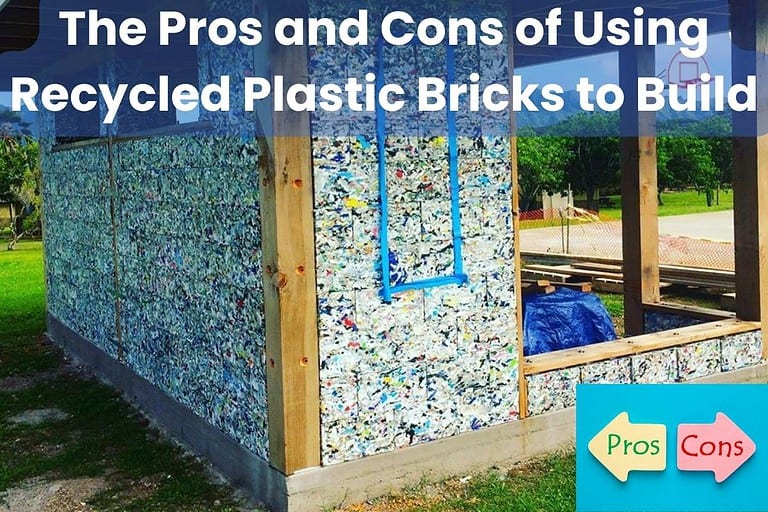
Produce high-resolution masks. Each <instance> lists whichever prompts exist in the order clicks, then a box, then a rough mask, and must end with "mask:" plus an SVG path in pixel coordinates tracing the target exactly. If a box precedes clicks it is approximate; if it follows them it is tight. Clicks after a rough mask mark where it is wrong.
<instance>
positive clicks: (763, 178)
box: [730, 0, 768, 358]
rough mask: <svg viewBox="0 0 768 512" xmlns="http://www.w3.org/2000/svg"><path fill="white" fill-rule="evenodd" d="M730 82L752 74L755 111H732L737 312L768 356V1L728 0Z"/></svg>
mask: <svg viewBox="0 0 768 512" xmlns="http://www.w3.org/2000/svg"><path fill="white" fill-rule="evenodd" d="M730 4H731V26H732V27H733V30H732V41H733V46H732V68H733V82H734V83H746V80H747V77H748V76H749V75H756V76H757V89H758V91H757V92H758V94H757V112H734V114H733V128H734V135H735V137H734V143H733V199H734V205H733V206H734V244H735V250H736V316H737V317H738V318H740V319H742V320H750V321H761V323H762V330H763V358H768V328H767V326H768V135H766V134H767V133H768V104H766V101H768V87H766V84H765V80H766V79H768V62H766V55H767V54H768V1H766V0H738V1H736V0H731V2H730Z"/></svg>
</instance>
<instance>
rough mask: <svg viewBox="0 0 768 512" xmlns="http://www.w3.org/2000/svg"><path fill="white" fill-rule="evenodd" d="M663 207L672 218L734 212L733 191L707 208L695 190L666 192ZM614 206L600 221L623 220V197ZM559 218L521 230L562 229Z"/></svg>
mask: <svg viewBox="0 0 768 512" xmlns="http://www.w3.org/2000/svg"><path fill="white" fill-rule="evenodd" d="M661 198H662V201H663V202H664V204H663V205H661V206H659V217H671V216H673V215H690V214H693V213H706V212H719V211H724V210H733V191H732V190H721V191H720V203H719V204H714V205H712V206H711V207H710V206H707V198H706V196H705V195H704V194H699V193H697V192H696V191H695V190H684V191H682V192H676V191H673V192H664V193H663V194H662V195H661ZM611 200H612V201H613V202H614V206H613V207H611V208H601V209H600V219H601V220H603V221H611V220H621V196H611ZM560 225H561V221H560V219H559V218H555V219H548V220H529V221H521V222H520V228H521V229H537V228H548V227H560Z"/></svg>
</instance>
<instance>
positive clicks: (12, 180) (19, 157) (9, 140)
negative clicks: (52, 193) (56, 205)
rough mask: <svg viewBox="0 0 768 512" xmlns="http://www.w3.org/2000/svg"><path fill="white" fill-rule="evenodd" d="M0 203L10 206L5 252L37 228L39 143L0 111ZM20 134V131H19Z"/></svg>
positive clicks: (38, 222) (38, 220)
mask: <svg viewBox="0 0 768 512" xmlns="http://www.w3.org/2000/svg"><path fill="white" fill-rule="evenodd" d="M0 118H2V119H4V120H5V122H3V123H2V124H0V200H1V201H7V202H9V203H10V204H11V240H10V242H9V244H8V250H13V249H14V247H15V246H16V243H17V242H18V241H19V240H20V239H21V238H22V237H24V236H26V235H29V234H31V233H33V232H35V231H37V230H39V228H40V204H41V201H40V157H39V146H38V143H37V142H36V141H35V140H34V139H32V137H31V136H29V135H27V134H24V133H20V130H19V126H21V125H17V126H14V123H13V120H14V118H13V117H8V116H7V114H3V113H2V112H0ZM21 131H23V130H21Z"/></svg>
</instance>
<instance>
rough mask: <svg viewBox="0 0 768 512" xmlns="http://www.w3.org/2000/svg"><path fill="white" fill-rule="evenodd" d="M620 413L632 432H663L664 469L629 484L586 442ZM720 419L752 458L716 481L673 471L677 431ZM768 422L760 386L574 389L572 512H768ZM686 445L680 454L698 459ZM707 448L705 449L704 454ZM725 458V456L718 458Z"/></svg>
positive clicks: (635, 476)
mask: <svg viewBox="0 0 768 512" xmlns="http://www.w3.org/2000/svg"><path fill="white" fill-rule="evenodd" d="M621 413H628V415H629V422H630V423H631V424H633V425H635V426H636V425H645V424H649V425H665V426H666V469H664V470H663V471H630V472H629V475H628V478H627V481H626V482H621V481H620V480H619V479H618V478H616V477H615V476H614V475H613V474H612V473H611V472H610V471H608V469H606V467H605V466H603V464H602V463H601V462H600V461H599V460H598V459H597V458H596V457H595V456H594V455H593V454H592V453H591V452H590V450H589V443H590V441H591V440H592V439H593V438H594V437H595V436H596V435H597V434H598V433H600V432H601V431H602V430H603V429H604V428H605V427H606V426H607V425H608V424H609V423H611V421H613V420H614V419H616V417H617V416H618V415H620V414H621ZM718 413H721V414H724V415H727V418H729V419H730V420H731V421H732V422H733V423H734V424H735V425H737V426H738V428H740V429H741V430H742V431H743V433H744V434H746V435H747V436H748V437H749V438H750V439H751V440H752V441H753V442H754V444H755V445H756V451H755V452H754V454H753V455H752V456H751V457H749V458H748V459H747V460H746V461H745V462H744V463H743V465H741V466H740V467H739V468H738V469H736V470H735V471H734V472H733V473H732V474H730V476H728V478H727V479H725V480H724V481H723V482H721V483H717V482H716V481H715V474H714V473H713V472H712V471H708V470H702V471H699V470H697V471H691V470H689V471H682V470H680V469H678V426H679V425H681V424H682V425H690V424H697V426H698V425H701V426H702V428H704V429H706V428H711V427H710V425H711V424H713V423H715V420H716V417H717V414H718ZM721 419H722V418H721ZM767 420H768V386H766V385H759V384H758V385H740V384H721V385H703V384H658V385H608V384H589V385H587V384H584V385H580V386H578V387H577V390H576V510H577V511H578V512H764V511H768V493H767V492H766V491H767V490H768V449H766V447H768V421H767ZM724 435H725V434H724ZM601 439H602V438H601ZM614 439H615V438H614ZM683 439H685V437H684V438H683ZM702 439H703V436H702V438H701V439H698V441H699V443H698V444H699V445H700V444H701V442H700V441H701V440H702ZM612 442H613V440H612ZM724 442H725V441H724ZM614 444H615V443H614ZM686 446H687V448H686V451H688V452H690V453H695V454H697V455H699V456H701V455H700V454H699V453H698V451H697V450H695V449H692V448H691V447H697V446H698V445H697V439H696V438H690V442H688V444H687V445H686ZM724 446H725V445H724ZM710 448H711V446H709V445H707V446H705V447H704V450H703V451H704V452H705V453H706V452H708V451H710ZM630 450H631V448H630ZM736 453H739V451H738V450H737V451H735V452H732V456H735V454H736ZM726 454H727V451H726V450H723V451H722V453H717V455H718V456H726Z"/></svg>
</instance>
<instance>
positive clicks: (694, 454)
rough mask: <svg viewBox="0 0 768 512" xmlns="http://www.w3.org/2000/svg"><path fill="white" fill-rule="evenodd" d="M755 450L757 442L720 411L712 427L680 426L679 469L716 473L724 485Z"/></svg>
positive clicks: (716, 479)
mask: <svg viewBox="0 0 768 512" xmlns="http://www.w3.org/2000/svg"><path fill="white" fill-rule="evenodd" d="M756 450H757V446H755V442H754V441H752V439H750V437H749V436H748V435H747V434H745V433H744V431H743V430H741V429H740V428H739V427H738V425H736V424H735V423H734V422H733V421H731V419H730V418H729V417H728V416H726V415H725V414H723V413H721V412H719V413H717V416H716V417H715V422H714V423H712V424H703V425H696V424H690V425H685V424H682V425H678V427H677V468H678V469H679V470H681V471H713V472H714V473H715V481H716V482H717V483H722V482H724V481H725V480H726V479H727V478H728V477H729V476H731V475H732V474H733V473H734V472H735V471H736V470H737V469H739V468H740V467H741V466H742V464H744V463H745V462H746V461H747V460H748V459H749V458H750V457H751V456H752V455H753V454H754V453H755V451H756Z"/></svg>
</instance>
